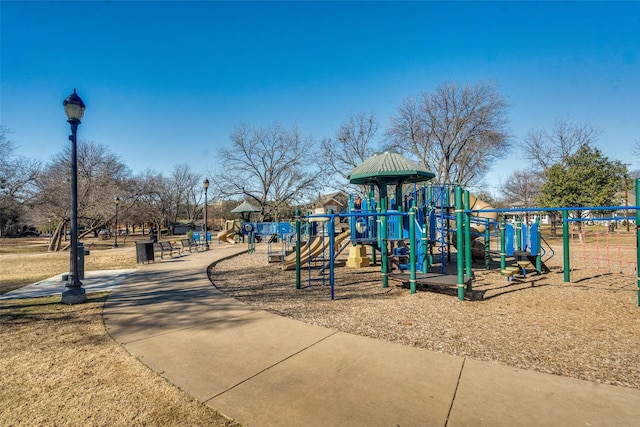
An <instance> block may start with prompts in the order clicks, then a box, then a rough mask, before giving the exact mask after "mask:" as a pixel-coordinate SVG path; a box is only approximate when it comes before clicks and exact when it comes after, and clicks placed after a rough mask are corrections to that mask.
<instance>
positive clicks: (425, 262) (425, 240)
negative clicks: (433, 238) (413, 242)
mask: <svg viewBox="0 0 640 427" xmlns="http://www.w3.org/2000/svg"><path fill="white" fill-rule="evenodd" d="M428 231H429V223H428V222H427V223H426V224H425V226H424V227H423V228H422V238H421V239H420V240H421V242H422V270H421V271H422V272H423V273H425V274H426V273H427V272H428V271H429V257H430V254H429V237H428V234H427V233H428Z"/></svg>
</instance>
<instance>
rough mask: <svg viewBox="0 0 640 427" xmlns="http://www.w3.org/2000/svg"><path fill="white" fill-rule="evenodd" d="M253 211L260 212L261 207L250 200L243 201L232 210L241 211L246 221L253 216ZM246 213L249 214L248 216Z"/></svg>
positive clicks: (243, 219)
mask: <svg viewBox="0 0 640 427" xmlns="http://www.w3.org/2000/svg"><path fill="white" fill-rule="evenodd" d="M251 212H260V208H256V207H255V206H253V205H252V204H251V203H249V202H242V203H241V204H239V205H238V206H236V208H235V209H233V210H232V211H231V213H239V214H240V217H241V218H242V221H245V222H248V221H249V219H250V218H251ZM245 214H247V216H246V217H245Z"/></svg>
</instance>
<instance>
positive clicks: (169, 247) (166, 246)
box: [156, 242, 182, 259]
mask: <svg viewBox="0 0 640 427" xmlns="http://www.w3.org/2000/svg"><path fill="white" fill-rule="evenodd" d="M156 250H157V251H158V252H160V258H162V259H164V254H165V252H168V253H169V255H170V256H173V252H174V251H176V252H178V255H181V254H182V248H180V247H179V246H177V245H173V244H172V243H171V242H158V243H156Z"/></svg>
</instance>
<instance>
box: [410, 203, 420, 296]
mask: <svg viewBox="0 0 640 427" xmlns="http://www.w3.org/2000/svg"><path fill="white" fill-rule="evenodd" d="M415 203H416V202H415V200H414V201H413V206H411V209H409V273H410V274H409V288H410V289H411V293H412V294H415V293H416V261H417V257H416V252H417V249H418V245H416V204H415Z"/></svg>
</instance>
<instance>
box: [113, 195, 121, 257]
mask: <svg viewBox="0 0 640 427" xmlns="http://www.w3.org/2000/svg"><path fill="white" fill-rule="evenodd" d="M113 203H115V205H116V225H115V227H113V229H114V230H113V234H114V237H113V247H114V248H117V247H118V205H119V204H120V197H117V196H116V198H115V200H114V201H113Z"/></svg>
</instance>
